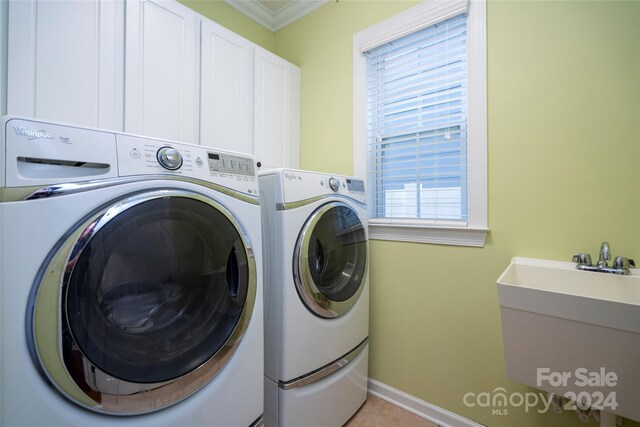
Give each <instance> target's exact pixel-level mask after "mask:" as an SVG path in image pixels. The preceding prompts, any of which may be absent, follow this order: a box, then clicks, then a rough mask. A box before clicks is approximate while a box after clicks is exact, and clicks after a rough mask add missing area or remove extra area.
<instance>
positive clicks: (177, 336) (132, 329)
mask: <svg viewBox="0 0 640 427" xmlns="http://www.w3.org/2000/svg"><path fill="white" fill-rule="evenodd" d="M69 242H71V243H72V244H71V245H69V246H70V251H68V252H67V253H68V257H66V258H65V257H64V256H63V255H64V253H65V250H64V246H65V245H63V247H62V249H61V250H59V251H58V252H59V253H58V258H60V259H65V260H66V261H65V265H64V267H62V268H61V270H63V271H64V273H63V278H62V283H61V285H60V282H58V285H59V287H60V298H61V301H60V309H61V315H62V316H61V317H62V319H63V322H62V334H61V335H62V342H61V346H62V358H63V361H62V363H63V364H64V366H65V368H66V371H67V372H68V375H69V376H70V377H71V379H72V381H73V382H74V383H75V384H76V386H77V387H79V388H80V389H82V390H83V391H84V393H85V394H86V395H87V396H88V397H90V398H91V399H93V400H94V401H95V402H96V403H98V404H99V405H98V406H100V409H96V407H95V406H94V405H92V404H90V405H88V406H90V407H91V408H92V409H95V410H100V411H104V412H109V413H141V412H147V411H148V410H150V409H151V407H145V405H148V404H149V401H150V399H151V400H155V401H156V402H163V403H162V404H160V405H158V406H156V407H155V408H153V409H158V408H159V407H163V406H166V405H167V404H171V403H175V402H176V401H178V400H181V399H182V398H184V397H186V396H188V395H189V394H190V393H192V392H194V391H195V390H197V389H198V388H200V387H202V386H203V385H204V384H206V382H207V381H209V380H211V379H212V378H213V376H215V374H216V373H217V372H218V370H219V369H220V368H221V367H222V366H224V362H225V361H226V359H227V358H228V357H229V356H230V354H231V353H232V351H233V349H234V348H235V345H236V344H237V343H238V341H239V340H240V338H241V337H242V334H243V333H244V330H245V329H246V327H247V324H248V319H249V316H250V312H251V311H252V307H253V302H254V301H253V300H254V298H255V265H254V260H253V256H252V252H251V249H250V247H249V244H248V241H247V240H246V237H245V236H244V233H243V232H242V229H241V228H240V225H239V224H238V223H237V221H236V220H235V218H234V217H233V216H232V215H231V214H230V213H229V212H228V211H227V210H226V209H225V208H224V207H223V206H221V205H219V204H218V203H216V202H214V201H213V200H212V199H209V198H207V197H204V196H201V195H198V194H195V193H189V192H179V191H176V192H172V193H171V192H166V191H156V192H152V193H151V194H147V195H144V194H143V195H139V196H134V197H131V198H129V199H126V200H124V201H122V202H120V203H117V204H115V205H113V206H112V207H110V208H108V209H106V210H105V211H103V212H101V213H99V214H98V215H97V216H95V217H94V218H93V219H92V220H90V221H88V222H87V223H85V224H84V225H83V226H82V227H80V229H79V234H77V237H75V238H74V237H73V236H72V237H71V238H70V240H69ZM55 258H56V257H54V260H52V261H51V263H50V268H55V267H56V266H55ZM52 264H53V265H52ZM46 286H47V282H46V280H45V281H43V283H42V284H41V287H46ZM40 299H41V298H40V297H38V300H37V302H36V311H35V315H36V318H35V319H34V326H35V327H34V332H35V342H36V347H37V349H38V353H39V355H40V357H41V359H42V360H43V363H44V365H45V366H44V368H45V370H46V371H48V373H49V374H50V377H51V372H53V371H54V370H53V369H50V367H49V366H47V363H46V359H47V357H46V353H47V352H51V351H53V350H52V349H51V348H48V347H47V346H46V342H47V340H46V338H44V337H39V336H38V327H39V324H38V318H37V316H38V314H39V313H46V311H44V309H40V310H39V309H38V305H40V306H43V305H44V304H45V303H44V302H42V301H40ZM248 312H249V313H248ZM40 317H41V318H44V315H42V316H40ZM41 322H42V320H41ZM40 329H42V325H40ZM40 335H42V333H41V334H40ZM42 343H45V344H42ZM43 354H44V355H45V356H44V358H43ZM52 379H53V381H54V382H56V383H58V384H57V385H60V384H62V383H64V381H59V379H57V378H55V376H54V378H52ZM176 379H180V383H178V384H176V385H174V386H172V387H170V386H169V385H170V384H171V383H172V382H173V381H174V380H176ZM150 391H155V395H154V393H150ZM67 394H71V397H75V396H73V393H67ZM111 397H113V402H111ZM127 399H129V400H130V401H129V402H128V401H127ZM75 400H81V401H82V400H83V399H81V398H80V399H79V398H77V397H76V398H75ZM84 400H86V399H84ZM119 402H120V403H119ZM105 403H107V404H106V405H105ZM156 404H157V403H156Z"/></svg>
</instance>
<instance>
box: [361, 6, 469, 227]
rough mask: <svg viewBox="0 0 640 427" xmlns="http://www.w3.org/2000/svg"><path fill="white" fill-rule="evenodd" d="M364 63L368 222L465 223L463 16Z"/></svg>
mask: <svg viewBox="0 0 640 427" xmlns="http://www.w3.org/2000/svg"><path fill="white" fill-rule="evenodd" d="M365 56H366V67H367V71H366V74H367V80H366V88H367V89H366V90H367V92H366V94H367V182H368V192H369V212H370V216H371V217H372V218H388V219H394V218H398V219H418V220H424V221H425V222H426V223H431V224H434V225H437V224H439V223H443V224H451V223H452V222H453V223H458V224H461V225H462V224H464V223H466V221H467V217H468V197H467V190H468V179H467V15H466V14H463V15H458V16H454V17H452V18H449V19H447V20H445V21H442V22H439V23H437V24H435V25H431V26H429V27H427V28H423V29H421V30H419V31H416V32H414V33H412V34H409V35H407V36H404V37H402V38H399V39H397V40H394V41H392V42H390V43H386V44H383V45H381V46H379V47H376V48H374V49H371V50H369V51H367V52H365Z"/></svg>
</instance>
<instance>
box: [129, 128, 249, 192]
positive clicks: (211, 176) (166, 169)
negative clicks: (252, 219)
mask: <svg viewBox="0 0 640 427" xmlns="http://www.w3.org/2000/svg"><path fill="white" fill-rule="evenodd" d="M116 145H117V151H118V175H119V176H131V175H154V174H171V175H180V176H184V177H189V178H194V179H199V180H203V181H208V182H213V183H216V184H219V185H223V186H225V187H228V188H233V189H235V190H238V191H241V192H243V193H247V194H251V195H254V196H257V195H258V178H257V177H256V168H255V164H254V160H253V158H252V157H251V156H243V155H241V154H236V153H232V152H227V151H222V150H213V149H211V148H208V147H203V146H200V145H192V144H183V143H175V142H172V141H163V140H160V139H153V138H144V137H137V136H133V135H125V134H116Z"/></svg>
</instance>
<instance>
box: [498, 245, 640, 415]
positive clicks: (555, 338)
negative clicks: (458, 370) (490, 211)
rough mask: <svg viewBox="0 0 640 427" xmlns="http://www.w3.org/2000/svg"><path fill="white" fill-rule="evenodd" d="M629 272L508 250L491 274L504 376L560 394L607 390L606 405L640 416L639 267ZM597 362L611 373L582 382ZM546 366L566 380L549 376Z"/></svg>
mask: <svg viewBox="0 0 640 427" xmlns="http://www.w3.org/2000/svg"><path fill="white" fill-rule="evenodd" d="M631 272H632V274H631V275H629V276H622V275H615V274H603V273H595V272H588V271H580V270H577V269H576V264H574V263H570V262H560V261H548V260H540V259H532V258H521V257H514V258H513V259H512V260H511V264H510V265H509V267H507V269H506V270H505V271H504V272H503V273H502V275H501V276H500V277H499V278H498V281H497V282H498V295H499V300H500V312H501V316H502V333H503V340H504V347H505V359H506V366H507V375H508V376H509V377H510V378H511V379H513V380H515V381H517V382H520V383H523V384H526V385H529V386H532V387H536V388H538V389H542V390H545V391H548V392H553V393H557V394H560V395H565V393H567V392H573V393H576V394H578V393H580V392H584V393H583V394H582V395H581V396H582V397H583V398H584V399H586V400H589V399H591V400H592V402H591V403H594V402H593V401H594V400H595V399H597V397H598V396H599V394H597V393H602V394H603V395H604V396H608V395H609V394H610V393H612V392H613V393H614V394H613V396H614V397H615V399H616V403H617V405H614V406H615V408H612V407H605V411H609V412H612V413H615V414H617V415H620V416H623V417H626V418H630V419H633V420H636V421H640V272H639V271H638V270H635V269H633V270H631ZM578 369H580V370H579V371H577V370H578ZM603 369H604V372H605V373H612V374H614V375H615V377H616V378H617V380H616V381H609V383H610V384H609V385H601V384H598V385H584V386H583V382H584V381H582V380H581V378H582V377H583V376H585V375H586V376H591V377H594V376H596V373H597V374H598V375H600V376H602V372H603ZM545 373H560V374H563V375H565V377H566V378H567V380H566V381H562V382H560V383H558V382H557V381H549V377H548V376H545ZM565 373H568V374H569V375H568V376H567V375H566V374H565ZM592 374H593V375H592ZM610 378H612V377H611V376H610ZM613 382H615V385H613V384H612V383H613ZM585 403H589V402H585ZM609 406H611V405H609Z"/></svg>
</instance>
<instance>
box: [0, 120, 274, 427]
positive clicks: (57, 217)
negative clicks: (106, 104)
mask: <svg viewBox="0 0 640 427" xmlns="http://www.w3.org/2000/svg"><path fill="white" fill-rule="evenodd" d="M1 143H2V145H1V150H2V166H1V173H0V177H1V178H0V180H1V181H0V184H1V185H0V271H1V273H0V275H1V276H0V279H1V284H0V307H1V309H0V316H1V330H0V332H1V340H2V346H1V353H0V356H1V358H0V384H1V386H0V387H1V388H0V393H1V394H0V401H1V419H0V421H1V422H0V424H2V425H6V426H36V425H37V426H87V425H90V426H136V427H139V426H154V427H158V426H170V425H171V426H225V427H228V426H249V425H254V424H257V425H259V424H261V423H262V421H261V417H262V412H263V411H262V409H263V389H262V387H263V323H262V319H263V306H262V258H261V256H262V251H261V227H260V207H259V202H258V190H257V189H258V180H257V177H256V173H255V167H254V161H253V159H252V158H251V157H249V156H244V155H240V154H234V153H230V152H225V151H221V150H215V149H212V148H206V147H202V146H195V145H188V144H181V143H176V142H170V141H163V140H159V139H151V138H144V137H140V136H134V135H127V134H121V133H114V132H107V131H102V130H96V129H88V128H82V127H77V126H72V125H62V124H56V123H50V122H46V121H38V120H33V119H27V118H18V117H5V118H3V119H2V138H1Z"/></svg>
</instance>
